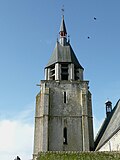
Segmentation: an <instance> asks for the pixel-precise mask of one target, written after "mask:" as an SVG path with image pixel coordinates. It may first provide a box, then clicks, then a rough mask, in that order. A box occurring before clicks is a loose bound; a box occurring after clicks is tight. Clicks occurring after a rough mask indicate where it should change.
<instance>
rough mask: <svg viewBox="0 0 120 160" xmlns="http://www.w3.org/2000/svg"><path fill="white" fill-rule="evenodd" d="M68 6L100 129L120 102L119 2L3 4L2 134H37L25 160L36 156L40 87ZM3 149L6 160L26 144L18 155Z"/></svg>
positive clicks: (13, 0) (17, 0)
mask: <svg viewBox="0 0 120 160" xmlns="http://www.w3.org/2000/svg"><path fill="white" fill-rule="evenodd" d="M63 5H64V8H65V23H66V27H67V32H68V34H69V35H70V41H71V45H72V47H73V50H74V51H75V53H76V56H77V58H78V59H79V61H80V63H81V65H82V66H83V67H84V69H85V70H84V79H85V80H89V81H90V84H89V86H90V91H91V93H92V101H93V103H92V105H93V114H94V117H95V118H94V119H95V121H96V128H97V127H99V124H100V123H101V121H102V120H103V119H104V117H105V105H104V103H105V101H106V100H107V98H109V99H110V100H111V101H112V103H113V106H114V105H115V104H116V102H117V101H118V99H119V98H120V97H119V95H120V81H119V79H120V74H119V69H120V63H119V59H120V44H119V42H120V18H119V16H120V9H119V8H120V1H119V0H114V1H113V0H106V1H104V0H100V1H96V0H91V1H90V0H61V1H58V0H34V1H33V0H0V75H1V76H0V129H2V130H3V135H4V131H6V128H8V124H9V123H10V124H11V125H12V128H14V130H15V131H16V126H17V127H18V128H17V129H18V130H20V131H21V128H22V127H23V128H24V131H23V133H21V135H26V134H24V132H25V133H28V130H30V131H31V132H29V134H30V136H29V137H30V138H31V140H30V139H28V141H27V142H26V143H24V144H23V146H25V147H26V146H27V145H29V146H31V148H29V150H26V153H22V151H21V153H22V154H21V156H22V159H23V160H24V159H26V157H27V159H29V157H31V154H32V143H33V140H32V138H33V123H34V108H35V96H36V94H37V93H38V92H39V87H37V86H36V84H39V83H40V80H42V79H44V67H45V65H46V64H47V62H48V60H49V58H50V56H51V54H52V51H53V49H54V47H55V43H56V39H57V37H58V33H59V28H60V23H61V7H62V6H63ZM94 17H96V18H97V20H96V21H95V20H94ZM88 36H89V37H90V39H88V38H87V37H88ZM16 124H18V125H16ZM22 125H23V126H22ZM9 126H10V125H9ZM3 128H4V129H3ZM10 130H11V129H10ZM14 130H13V131H14ZM16 134H18V139H19V136H20V135H19V133H16ZM4 136H5V135H4ZM12 136H13V135H12ZM26 137H28V136H26ZM2 138H3V137H2ZM2 138H1V139H2ZM12 138H13V137H12ZM12 138H11V139H12ZM18 139H17V138H16V143H17V142H18V143H19V141H18ZM16 143H15V144H16ZM4 145H5V146H6V144H5V143H4ZM2 146H3V144H2V145H1V146H0V156H1V155H2V156H3V157H4V160H7V159H8V157H9V158H11V157H10V155H11V156H13V157H14V156H16V154H17V153H19V151H20V150H22V148H24V147H23V146H22V144H21V148H18V150H16V152H14V153H13V150H14V147H13V150H12V151H11V153H7V149H8V148H9V147H10V146H9V147H8V148H5V149H4V150H3V149H1V148H2ZM26 148H27V147H26ZM30 152H31V153H30ZM5 154H6V155H7V156H8V157H7V156H5ZM3 157H1V158H0V159H3ZM5 158H6V159H5ZM12 159H13V158H12Z"/></svg>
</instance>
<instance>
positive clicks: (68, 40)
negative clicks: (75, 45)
mask: <svg viewBox="0 0 120 160" xmlns="http://www.w3.org/2000/svg"><path fill="white" fill-rule="evenodd" d="M68 43H70V35H68Z"/></svg>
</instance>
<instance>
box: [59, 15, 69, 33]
mask: <svg viewBox="0 0 120 160" xmlns="http://www.w3.org/2000/svg"><path fill="white" fill-rule="evenodd" d="M60 32H64V33H65V34H67V30H66V26H65V21H64V15H63V16H62V21H61V26H60ZM60 32H59V33H60Z"/></svg>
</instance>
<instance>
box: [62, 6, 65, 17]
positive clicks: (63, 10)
mask: <svg viewBox="0 0 120 160" xmlns="http://www.w3.org/2000/svg"><path fill="white" fill-rule="evenodd" d="M61 11H62V16H63V17H64V12H65V9H64V5H63V6H62V9H61Z"/></svg>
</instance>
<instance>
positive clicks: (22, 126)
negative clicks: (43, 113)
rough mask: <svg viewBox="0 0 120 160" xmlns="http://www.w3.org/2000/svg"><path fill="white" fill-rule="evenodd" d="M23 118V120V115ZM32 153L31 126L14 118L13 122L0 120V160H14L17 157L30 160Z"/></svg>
mask: <svg viewBox="0 0 120 160" xmlns="http://www.w3.org/2000/svg"><path fill="white" fill-rule="evenodd" d="M24 113H25V114H26V113H27V111H25V112H24ZM20 115H21V114H20ZM28 116H30V115H28V114H27V117H26V118H28ZM18 117H19V115H18ZM23 117H24V119H25V116H24V115H23ZM32 152H33V124H30V123H28V122H27V121H26V122H25V121H24V120H22V119H14V117H13V120H10V119H3V120H0V160H14V159H15V157H16V156H17V155H18V156H19V157H20V158H21V159H22V160H30V159H32Z"/></svg>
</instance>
